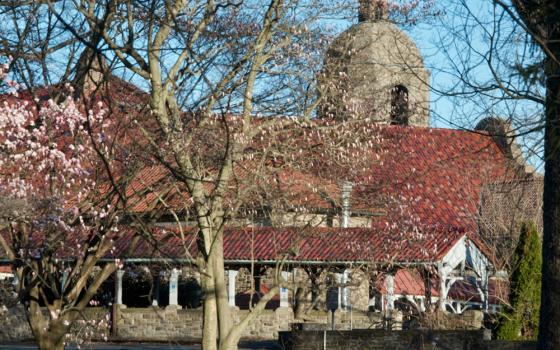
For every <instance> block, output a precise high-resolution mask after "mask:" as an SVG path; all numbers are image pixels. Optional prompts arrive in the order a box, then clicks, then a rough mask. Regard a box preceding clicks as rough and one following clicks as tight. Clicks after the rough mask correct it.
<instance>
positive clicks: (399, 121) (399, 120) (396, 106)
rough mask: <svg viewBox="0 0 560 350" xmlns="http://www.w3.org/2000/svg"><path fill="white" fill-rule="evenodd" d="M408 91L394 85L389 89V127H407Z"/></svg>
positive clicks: (402, 86)
mask: <svg viewBox="0 0 560 350" xmlns="http://www.w3.org/2000/svg"><path fill="white" fill-rule="evenodd" d="M408 111H409V106H408V89H407V88H406V86H404V85H396V86H394V87H393V88H392V89H391V125H408Z"/></svg>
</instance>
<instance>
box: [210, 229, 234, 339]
mask: <svg viewBox="0 0 560 350" xmlns="http://www.w3.org/2000/svg"><path fill="white" fill-rule="evenodd" d="M213 249H214V252H213V257H214V284H215V290H216V304H217V307H218V325H219V328H220V342H222V340H223V339H225V338H226V337H227V335H228V334H229V332H230V331H231V327H232V326H233V319H232V317H231V307H230V306H229V303H228V294H227V293H228V291H227V286H226V283H225V269H224V232H223V230H220V231H219V232H217V233H216V241H215V243H214V248H213Z"/></svg>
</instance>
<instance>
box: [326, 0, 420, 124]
mask: <svg viewBox="0 0 560 350" xmlns="http://www.w3.org/2000/svg"><path fill="white" fill-rule="evenodd" d="M387 8H388V7H387V3H386V1H380V0H362V1H361V2H360V8H359V22H358V23H357V24H356V25H354V26H352V27H351V28H349V29H348V30H347V31H345V32H344V33H342V34H341V35H340V36H338V37H337V38H336V39H335V40H334V41H333V43H332V44H331V46H330V47H329V49H328V51H327V54H326V57H325V62H324V67H323V72H322V74H321V77H320V79H319V84H318V86H319V94H320V96H321V99H322V102H321V104H320V106H319V109H318V113H317V116H318V117H319V118H334V119H340V120H346V119H353V118H371V119H372V120H374V121H378V122H380V123H387V124H402V125H418V126H427V125H428V123H429V88H428V83H429V73H428V70H427V69H426V68H425V67H424V63H423V59H422V56H421V54H420V51H419V50H418V48H417V47H416V45H415V44H414V42H413V41H412V40H411V39H410V38H409V37H408V36H407V35H406V34H405V33H404V32H403V31H401V30H400V29H399V28H397V26H396V25H395V24H394V23H392V22H390V21H389V20H388V18H387Z"/></svg>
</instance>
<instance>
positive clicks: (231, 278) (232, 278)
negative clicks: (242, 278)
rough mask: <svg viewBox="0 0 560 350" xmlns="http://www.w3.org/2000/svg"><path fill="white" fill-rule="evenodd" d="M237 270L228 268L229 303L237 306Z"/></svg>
mask: <svg viewBox="0 0 560 350" xmlns="http://www.w3.org/2000/svg"><path fill="white" fill-rule="evenodd" d="M238 273H239V271H237V270H227V275H228V304H229V306H231V307H235V282H236V278H237V274H238Z"/></svg>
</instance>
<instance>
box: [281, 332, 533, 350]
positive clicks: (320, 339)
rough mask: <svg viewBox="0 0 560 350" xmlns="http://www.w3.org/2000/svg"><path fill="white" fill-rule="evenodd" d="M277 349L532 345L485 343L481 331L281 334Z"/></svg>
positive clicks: (525, 348) (457, 349) (506, 349)
mask: <svg viewBox="0 0 560 350" xmlns="http://www.w3.org/2000/svg"><path fill="white" fill-rule="evenodd" d="M280 346H281V348H282V349H286V350H322V349H329V350H338V349H340V350H346V349H368V350H385V349H391V350H401V349H402V350H408V349H424V350H435V349H445V350H464V349H477V350H491V349H492V350H514V349H517V350H530V349H531V350H532V349H536V344H535V343H534V342H504V341H489V340H485V334H484V331H429V330H411V331H385V330H354V331H295V332H280Z"/></svg>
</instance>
